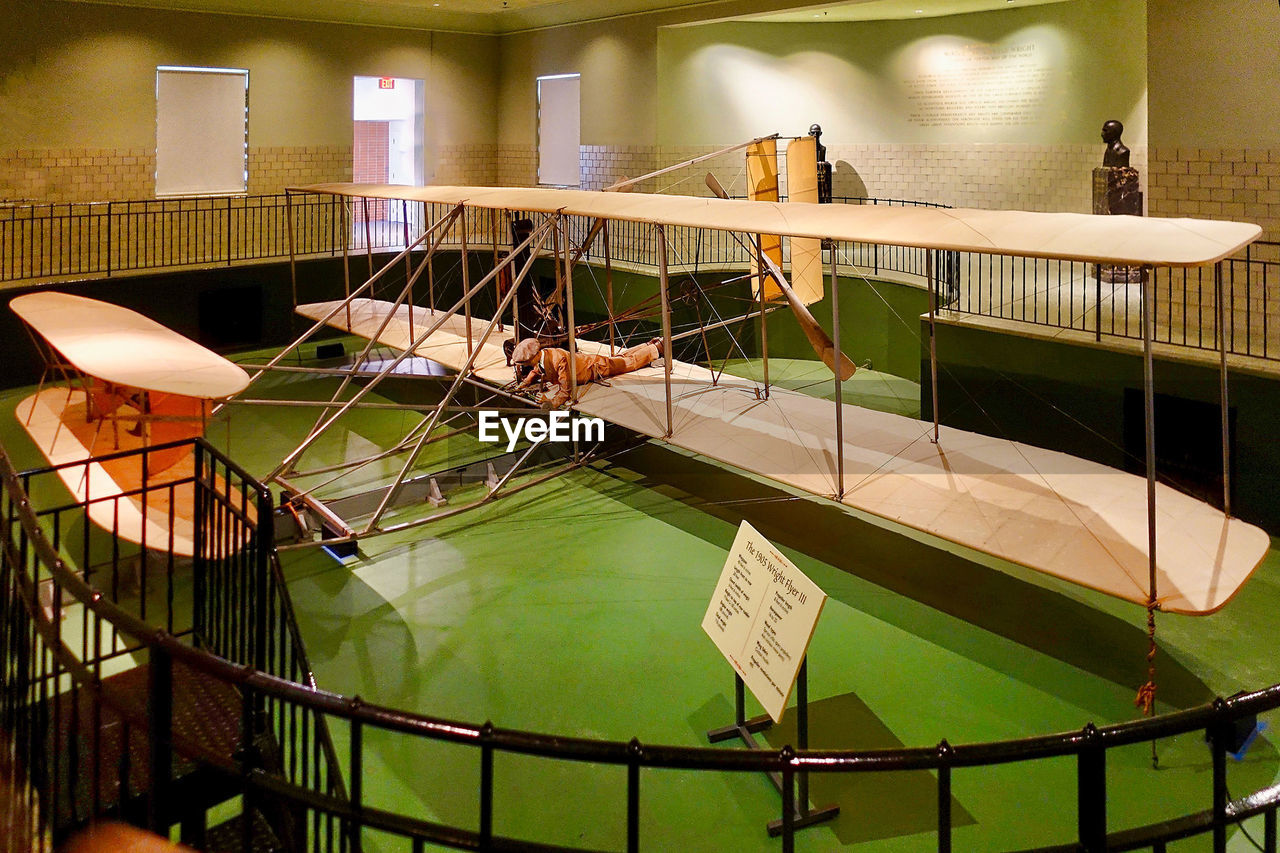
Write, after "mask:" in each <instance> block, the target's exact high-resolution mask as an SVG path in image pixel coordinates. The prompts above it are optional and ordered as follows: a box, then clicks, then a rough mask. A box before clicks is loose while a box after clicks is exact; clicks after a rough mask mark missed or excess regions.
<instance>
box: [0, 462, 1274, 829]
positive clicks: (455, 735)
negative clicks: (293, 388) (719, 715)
mask: <svg viewBox="0 0 1280 853" xmlns="http://www.w3.org/2000/svg"><path fill="white" fill-rule="evenodd" d="M0 487H2V488H0V492H3V493H5V494H7V495H9V496H10V500H13V499H14V497H15V496H17V497H16V503H15V504H14V506H15V507H16V509H17V512H16V520H17V521H18V523H19V525H20V527H21V530H22V532H23V534H24V537H23V538H24V542H25V543H28V547H30V548H32V549H33V550H34V556H35V558H36V560H37V562H38V563H39V564H40V565H42V566H44V568H45V569H46V570H47V571H48V572H49V574H50V576H51V578H52V580H53V581H54V583H55V584H57V585H58V587H59V588H60V589H62V590H63V592H64V593H65V594H69V595H70V596H71V597H72V598H73V599H75V600H76V601H78V602H79V603H81V604H82V605H83V606H84V607H85V609H86V610H88V611H91V612H93V613H95V614H98V615H100V616H101V617H102V618H104V619H105V620H107V621H108V622H110V623H111V624H112V625H113V626H115V627H116V629H117V630H118V631H120V632H122V633H125V634H127V635H129V636H131V637H133V638H134V639H136V640H137V641H139V642H140V643H142V644H144V645H145V646H146V647H148V648H149V649H151V652H152V655H153V656H156V655H160V658H158V659H169V660H172V661H174V662H176V663H181V664H183V665H185V666H188V667H191V668H192V669H194V670H196V671H198V672H201V673H204V674H205V675H207V676H209V677H211V678H213V679H216V680H218V681H220V682H223V683H227V684H229V685H233V686H235V687H237V688H240V689H241V690H242V691H244V693H245V695H246V697H248V696H256V697H259V698H260V699H261V698H267V699H275V700H279V701H281V702H285V703H288V704H290V705H296V706H300V707H304V708H307V709H310V710H312V711H315V712H317V713H319V714H321V715H323V716H325V717H333V718H337V719H343V720H346V721H348V722H350V723H351V724H353V725H356V726H373V727H376V728H379V729H382V730H385V731H389V732H398V733H402V734H405V735H411V736H420V737H429V738H432V739H436V740H442V741H447V742H452V743H459V744H467V745H472V746H477V747H482V748H484V749H486V750H491V751H492V750H496V751H503V752H509V753H518V754H523V755H529V756H536V757H544V758H553V759H556V760H561V761H564V760H568V761H581V762H591V763H597V764H608V765H617V766H628V767H635V768H651V769H685V770H704V771H725V772H746V773H750V772H760V771H773V772H784V771H785V772H800V771H810V772H889V771H903V770H943V769H947V770H950V769H952V768H960V767H979V766H986V765H996V764H1004V763H1010V762H1017V761H1028V760H1038V759H1045V758H1055V757H1063V756H1070V755H1077V756H1079V755H1083V754H1084V753H1085V752H1088V751H1101V752H1105V751H1106V750H1108V749H1111V748H1115V747H1120V746H1125V745H1132V744H1136V743H1142V742H1146V741H1152V740H1155V739H1160V738H1165V737H1171V736H1174V735H1178V734H1184V733H1187V732H1192V731H1198V730H1209V731H1214V730H1218V729H1220V728H1221V727H1222V726H1224V725H1226V724H1228V723H1229V722H1231V721H1233V720H1235V719H1237V718H1240V717H1244V716H1248V715H1256V714H1258V713H1261V712H1264V711H1268V710H1272V709H1275V708H1277V707H1280V684H1278V685H1273V686H1271V687H1267V688H1264V689H1261V690H1256V691H1253V692H1250V693H1246V694H1238V695H1236V696H1234V697H1232V698H1230V699H1215V700H1214V701H1213V702H1210V703H1207V704H1204V705H1201V706H1197V707H1194V708H1189V709H1185V710H1180V711H1176V712H1172V713H1168V714H1163V715H1160V716H1157V717H1152V718H1148V719H1141V720H1135V721H1129V722H1123V723H1116V724H1111V725H1106V726H1103V727H1100V728H1095V727H1094V726H1093V725H1092V724H1090V725H1087V726H1085V727H1084V728H1083V729H1082V730H1080V731H1070V732H1060V733H1055V734H1047V735H1040V736H1035V737H1030V738H1020V739H1013V740H1004V741H994V742H987V743H971V744H960V745H955V746H952V745H950V744H948V743H947V742H946V741H943V742H942V743H941V744H939V745H938V746H937V747H912V748H895V749H878V750H816V749H815V750H803V751H793V750H792V749H791V748H790V747H784V748H782V749H779V750H758V751H746V750H724V749H719V748H715V747H691V746H672V745H661V744H642V743H640V742H639V741H638V740H637V739H634V738H633V739H632V740H630V741H627V742H622V741H606V740H595V739H590V738H580V737H565V736H559V735H549V734H540V733H534V732H527V731H521V730H516V729H503V728H499V727H496V726H493V725H491V724H489V723H484V724H480V725H476V724H474V723H467V722H461V721H456V720H450V719H446V718H442V717H435V716H430V715H425V714H419V713H414V712H408V711H403V710H398V709H394V708H389V707H384V706H380V705H377V704H371V703H366V702H364V701H363V700H361V699H360V698H359V697H346V696H341V695H338V694H334V693H331V692H327V691H325V690H322V689H319V688H317V687H316V686H315V685H314V680H313V679H312V680H310V681H309V683H307V684H299V683H296V682H293V681H289V680H287V679H284V678H280V677H278V676H275V675H271V674H269V673H266V672H261V671H257V670H254V669H252V668H251V667H248V666H244V665H240V664H236V663H233V662H231V661H229V660H226V659H225V658H221V657H218V656H217V655H214V654H212V653H210V652H208V651H206V650H203V649H200V648H196V647H193V646H190V645H188V644H186V643H183V642H181V641H180V640H179V639H178V638H176V637H174V636H173V635H171V634H169V633H167V632H166V631H164V630H161V629H157V628H155V627H154V626H152V625H150V624H148V623H147V622H146V621H144V620H143V619H141V618H139V617H137V616H135V615H134V614H132V613H130V612H129V611H127V610H126V609H124V608H122V607H120V606H119V605H117V604H116V603H115V602H113V601H112V600H111V599H110V598H109V597H108V596H105V595H103V594H102V593H101V592H100V591H99V590H97V589H96V588H94V587H93V586H92V585H91V584H89V583H87V582H86V581H85V580H84V579H83V578H81V577H80V576H79V575H78V574H77V573H76V572H75V571H74V570H73V569H72V568H71V567H70V566H68V565H67V564H66V563H65V562H64V561H63V559H62V558H61V557H60V556H59V555H58V553H57V551H56V549H55V548H54V547H53V545H52V544H51V543H50V542H49V541H48V539H47V538H46V536H45V533H44V530H43V529H42V527H41V525H40V524H39V522H38V519H37V517H36V514H35V512H34V509H33V507H32V506H31V504H30V499H29V498H28V497H27V495H26V493H25V490H24V489H23V487H22V480H21V475H19V473H18V472H17V471H16V470H15V469H14V467H13V465H12V463H11V461H10V460H9V458H8V456H7V455H6V454H5V452H4V450H3V448H0ZM0 544H2V545H3V550H4V556H5V559H6V560H8V561H10V565H14V564H15V561H16V559H17V557H16V554H15V553H14V552H13V548H14V537H13V535H12V532H11V531H10V529H9V527H8V525H3V530H0ZM19 565H20V563H19ZM276 568H277V570H278V567H276ZM282 579H283V578H281V580H282ZM20 588H21V590H22V595H23V597H24V598H25V599H26V606H27V608H28V611H29V612H30V613H32V614H33V616H34V618H35V620H36V622H37V630H38V632H39V633H40V636H41V638H42V639H43V640H44V642H45V643H46V645H47V646H48V647H49V648H51V649H54V650H55V654H57V655H58V656H59V660H60V661H61V662H62V663H63V664H64V665H65V668H66V670H67V671H68V672H71V673H72V674H73V677H75V678H76V679H77V680H79V681H81V682H83V683H86V684H89V685H91V686H96V685H97V684H98V680H97V677H96V675H95V674H94V673H93V672H92V671H91V670H90V669H89V668H88V667H86V666H84V665H83V664H82V663H81V662H79V661H78V660H76V659H75V658H74V655H72V654H71V652H70V650H68V649H65V647H63V646H62V645H61V643H60V641H59V638H58V636H57V634H56V631H55V630H54V626H53V625H52V624H51V623H49V622H48V621H47V620H46V619H45V618H44V617H43V614H41V613H40V610H39V607H38V605H37V604H36V597H35V589H34V585H33V583H32V582H31V579H29V578H24V579H22V582H21V583H20ZM289 617H290V618H291V617H292V611H291V610H289ZM300 651H301V652H302V658H303V660H305V650H300ZM304 667H305V668H307V669H308V670H309V665H305V664H304ZM246 701H247V699H246ZM325 748H326V751H327V752H328V753H329V755H330V757H331V758H332V760H333V761H334V762H335V763H336V761H337V758H336V754H334V752H333V748H332V744H331V743H329V744H328V745H327V746H326V747H325ZM1223 748H1224V747H1223V746H1222V745H1221V744H1218V745H1215V749H1223ZM240 760H243V759H240ZM228 769H232V768H228ZM242 775H244V776H245V778H246V779H247V780H249V781H248V783H249V784H252V785H253V786H255V787H256V788H259V789H262V790H269V791H271V792H273V793H274V794H276V795H279V796H282V797H285V798H286V799H289V800H290V801H293V802H296V803H298V804H300V805H307V804H310V805H311V806H312V807H317V808H319V807H323V808H324V809H325V810H326V813H327V814H330V815H337V816H338V817H340V818H341V817H346V818H351V819H357V818H358V820H359V822H360V823H361V824H364V825H368V826H381V827H384V828H386V829H388V831H398V832H404V833H409V834H417V835H418V836H420V837H423V838H432V839H436V840H441V841H445V840H446V839H452V841H450V842H449V843H457V844H459V845H461V846H472V845H473V842H476V840H477V838H478V836H476V834H475V833H473V832H471V831H469V830H461V829H457V828H451V827H444V826H442V825H439V824H434V823H431V822H424V821H417V820H414V819H412V818H407V817H404V816H398V815H394V814H390V813H380V812H377V811H376V810H373V809H368V808H365V807H356V806H354V805H353V804H352V803H351V802H350V800H349V798H348V796H347V794H346V792H345V790H344V789H343V788H342V787H341V786H338V787H334V788H332V789H331V790H330V791H329V792H328V793H322V792H317V791H312V790H308V789H306V788H302V787H299V786H297V785H295V784H292V783H289V782H287V781H286V780H283V779H280V778H275V777H270V776H269V775H267V774H263V773H261V772H260V771H257V770H254V769H253V768H246V769H245V770H243V771H242ZM1278 804H1280V790H1274V789H1268V790H1264V791H1259V792H1255V793H1254V794H1252V795H1250V796H1249V797H1246V798H1244V799H1242V800H1238V801H1236V802H1235V803H1234V804H1227V805H1225V806H1224V808H1223V811H1222V812H1221V814H1215V813H1214V812H1213V811H1212V810H1211V811H1209V812H1202V813H1197V814H1195V815H1189V816H1185V817H1184V818H1179V819H1176V820H1175V821H1172V822H1165V823H1162V824H1155V825H1152V826H1150V827H1142V828H1137V829H1130V830H1124V831H1123V832H1121V833H1116V834H1114V835H1112V836H1108V838H1113V839H1114V840H1115V841H1116V842H1117V843H1120V842H1121V841H1124V842H1125V843H1126V844H1127V843H1130V842H1134V840H1135V839H1138V840H1142V842H1143V843H1144V844H1146V843H1149V842H1152V841H1159V840H1160V839H1167V838H1172V837H1173V836H1172V835H1169V833H1180V834H1195V833H1198V832H1203V831H1207V830H1209V829H1214V828H1220V827H1221V826H1223V825H1225V823H1234V822H1237V821H1239V820H1242V819H1244V818H1245V817H1249V816H1252V815H1255V814H1260V813H1268V814H1273V813H1274V812H1275V810H1276V807H1277V805H1278ZM1206 815H1207V816H1206ZM1178 837H1181V835H1179V836H1178ZM494 840H495V841H496V840H497V839H494ZM513 843H515V842H514V841H513ZM521 843H522V842H521ZM545 849H556V848H552V847H546V848H545ZM1047 849H1049V848H1047Z"/></svg>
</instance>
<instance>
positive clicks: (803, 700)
mask: <svg viewBox="0 0 1280 853" xmlns="http://www.w3.org/2000/svg"><path fill="white" fill-rule="evenodd" d="M733 703H734V716H733V719H734V722H733V724H732V725H728V726H722V727H721V728H718V729H712V730H711V731H709V732H707V740H708V741H710V742H711V743H719V742H720V741H724V740H730V739H732V738H735V737H736V738H739V739H741V740H742V743H743V744H744V745H745V746H746V747H747V749H765V748H766V747H764V746H761V745H760V742H759V741H757V740H756V733H757V732H763V731H766V730H767V729H769V728H772V727H773V720H772V719H770V717H769V715H768V714H761V715H760V716H758V717H752V718H751V719H749V720H748V719H747V718H746V714H747V712H746V706H747V695H746V685H745V684H744V682H743V681H742V676H740V675H738V674H737V673H734V676H733ZM796 748H797V749H802V750H803V749H808V748H809V657H808V655H806V656H805V657H804V659H803V660H802V661H801V662H800V671H799V673H797V675H796ZM766 775H767V776H768V777H769V779H770V780H771V781H772V782H773V784H774V787H776V788H777V789H778V793H779V794H783V784H782V774H780V773H773V772H770V773H767V774H766ZM796 779H797V780H798V787H799V792H798V793H799V796H797V797H796V802H795V812H794V814H793V815H792V818H791V825H792V826H793V827H794V828H796V829H803V828H804V827H806V826H813V825H814V824H815V823H822V822H823V821H828V820H831V819H832V818H833V817H835V816H836V815H838V814H839V813H840V807H839V806H838V805H835V804H834V803H833V804H831V805H827V806H821V807H820V808H810V806H809V773H808V771H806V770H801V771H799V772H798V773H796ZM783 796H784V802H783V804H782V807H783V808H787V806H788V804H787V803H786V802H785V794H783ZM783 823H784V821H783V820H774V821H770V822H769V834H770V835H772V836H777V835H781V834H782V826H783Z"/></svg>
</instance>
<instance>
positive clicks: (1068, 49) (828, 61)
mask: <svg viewBox="0 0 1280 853" xmlns="http://www.w3.org/2000/svg"><path fill="white" fill-rule="evenodd" d="M1144 7H1145V4H1144V3H1143V2H1142V0H1077V2H1071V3H1060V4H1056V5H1046V6H1035V7H1031V8H1025V9H1007V10H1003V9H1002V10H1000V11H997V12H986V13H977V14H968V15H954V16H950V17H941V18H923V19H919V20H906V21H866V22H848V23H814V24H759V23H727V24H715V25H709V26H700V27H680V28H672V29H666V30H663V31H662V32H661V33H660V34H659V37H658V78H657V79H658V86H657V88H658V92H659V93H660V94H659V98H660V107H659V111H658V116H659V118H658V142H659V144H717V143H725V142H731V141H734V140H738V139H749V138H751V137H753V136H757V135H760V134H764V133H771V132H781V133H783V134H800V133H804V132H805V130H806V129H807V128H808V126H809V125H810V124H811V123H812V122H818V123H820V124H821V125H822V127H823V130H824V131H825V133H826V134H827V135H828V136H827V138H829V139H831V140H833V141H836V142H839V143H854V144H860V143H891V144H956V143H985V144H1008V143H1016V144H1084V143H1090V142H1095V141H1097V139H1098V132H1099V129H1100V127H1101V125H1102V122H1103V121H1105V120H1106V119H1110V118H1118V119H1120V120H1121V121H1123V122H1124V123H1125V127H1126V134H1125V140H1126V142H1128V143H1129V144H1130V145H1133V144H1139V145H1140V144H1143V143H1144V142H1145V141H1146V140H1145V135H1146V100H1145V98H1146V41H1145V38H1144V37H1143V33H1144V29H1145V21H1144ZM965 51H976V52H977V56H976V57H973V56H972V54H970V56H969V57H966V56H965V54H964V52H965ZM1000 51H1009V52H1011V53H1012V52H1017V54H1016V57H1014V58H1001V57H1000V55H999V52H1000ZM957 54H959V58H957ZM966 62H967V67H968V68H971V69H972V68H975V67H978V66H981V65H983V64H984V63H985V64H986V65H987V66H988V67H989V69H990V70H991V71H993V72H999V73H1003V74H1008V75H1010V76H1008V77H997V76H995V75H994V74H989V75H987V76H986V77H983V78H981V79H982V80H983V81H984V82H988V83H989V84H990V85H992V86H999V87H1000V88H999V89H998V90H995V91H993V92H992V94H993V95H994V96H995V97H996V98H998V101H999V102H998V103H997V104H995V105H993V107H992V108H991V109H990V111H989V112H988V113H986V115H985V117H975V118H974V119H973V120H971V121H964V122H960V121H953V120H949V119H950V117H949V116H948V117H946V118H945V119H944V120H943V121H942V122H940V123H934V124H931V123H929V122H927V121H924V120H921V119H916V118H913V116H912V113H913V111H920V110H921V107H920V105H919V104H918V103H917V102H915V101H913V98H914V97H916V96H919V95H920V94H922V93H925V92H927V91H928V87H926V86H925V85H924V82H923V81H924V80H925V75H926V74H935V75H938V76H939V77H940V76H942V75H944V74H945V73H947V72H948V71H949V70H951V69H956V70H957V71H959V70H960V69H961V68H963V67H965V63H966ZM934 91H936V90H934ZM957 94H959V95H960V97H962V98H970V97H973V96H974V93H973V92H967V93H966V92H963V91H961V92H959V93H957ZM1031 96H1034V97H1031ZM1023 100H1025V101H1026V103H1025V105H1024V106H1019V107H1018V108H1017V111H1016V113H1015V112H1013V111H1006V112H1005V113H1004V114H1003V115H1002V114H1001V113H1000V109H1001V108H1003V107H1005V106H1007V105H1012V104H1015V103H1017V102H1019V101H1023ZM934 114H935V115H936V114H937V113H934ZM993 119H994V120H995V121H996V122H997V123H996V124H994V125H993V124H991V123H990V122H991V121H992V120H993Z"/></svg>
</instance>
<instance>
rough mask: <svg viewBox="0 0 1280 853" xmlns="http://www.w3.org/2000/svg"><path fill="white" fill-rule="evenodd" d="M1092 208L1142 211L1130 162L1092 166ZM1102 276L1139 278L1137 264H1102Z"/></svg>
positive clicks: (1132, 213) (1107, 211)
mask: <svg viewBox="0 0 1280 853" xmlns="http://www.w3.org/2000/svg"><path fill="white" fill-rule="evenodd" d="M1093 212H1094V213H1096V214H1102V215H1118V214H1128V215H1130V216H1141V215H1142V190H1141V189H1140V188H1139V183H1138V170H1137V169H1135V168H1133V167H1132V166H1099V167H1098V168H1096V169H1094V170H1093ZM1102 280H1103V281H1108V282H1115V281H1122V282H1131V281H1141V280H1142V270H1140V269H1139V268H1137V267H1103V268H1102Z"/></svg>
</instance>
